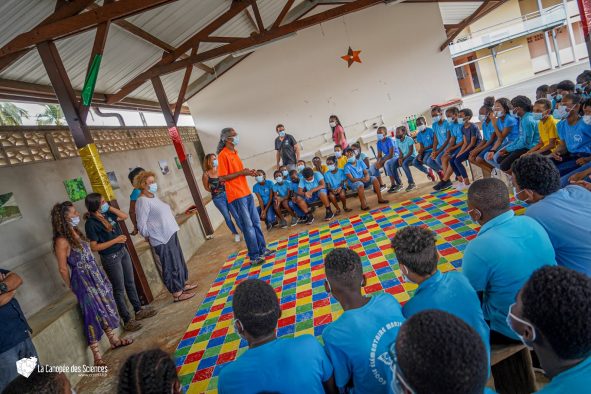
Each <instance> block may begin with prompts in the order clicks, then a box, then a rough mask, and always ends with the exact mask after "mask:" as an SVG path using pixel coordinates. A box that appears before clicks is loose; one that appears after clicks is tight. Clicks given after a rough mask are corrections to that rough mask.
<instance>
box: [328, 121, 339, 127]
mask: <svg viewBox="0 0 591 394" xmlns="http://www.w3.org/2000/svg"><path fill="white" fill-rule="evenodd" d="M328 124H329V125H330V127H337V122H328Z"/></svg>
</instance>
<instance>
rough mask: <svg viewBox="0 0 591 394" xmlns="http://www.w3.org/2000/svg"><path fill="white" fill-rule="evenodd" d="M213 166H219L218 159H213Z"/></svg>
mask: <svg viewBox="0 0 591 394" xmlns="http://www.w3.org/2000/svg"><path fill="white" fill-rule="evenodd" d="M213 166H214V167H217V166H218V159H213Z"/></svg>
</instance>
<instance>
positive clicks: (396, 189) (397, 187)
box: [394, 183, 404, 193]
mask: <svg viewBox="0 0 591 394" xmlns="http://www.w3.org/2000/svg"><path fill="white" fill-rule="evenodd" d="M402 189H404V186H402V183H401V184H400V185H398V186H396V187H395V188H394V193H398V192H399V191H401V190H402Z"/></svg>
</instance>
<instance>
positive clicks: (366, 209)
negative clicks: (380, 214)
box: [361, 205, 370, 211]
mask: <svg viewBox="0 0 591 394" xmlns="http://www.w3.org/2000/svg"><path fill="white" fill-rule="evenodd" d="M369 209H370V208H369V205H368V206H365V207H361V210H362V211H369Z"/></svg>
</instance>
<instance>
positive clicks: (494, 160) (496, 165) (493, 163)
mask: <svg viewBox="0 0 591 394" xmlns="http://www.w3.org/2000/svg"><path fill="white" fill-rule="evenodd" d="M507 145H509V141H507V139H506V138H505V140H504V141H503V142H502V143H501V146H499V147H498V148H497V151H496V152H495V154H494V156H493V158H492V160H488V159H487V158H486V157H485V158H484V161H486V162H487V163H488V164H490V165H491V166H493V167H494V168H501V164H500V163H499V152H500V151H501V149H503V148H504V147H506V146H507ZM491 149H492V147H491ZM489 151H490V149H489Z"/></svg>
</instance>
